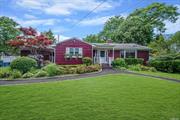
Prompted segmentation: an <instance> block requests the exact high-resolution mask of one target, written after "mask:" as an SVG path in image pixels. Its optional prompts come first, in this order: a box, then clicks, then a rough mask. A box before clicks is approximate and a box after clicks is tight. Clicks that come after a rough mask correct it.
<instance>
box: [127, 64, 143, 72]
mask: <svg viewBox="0 0 180 120" xmlns="http://www.w3.org/2000/svg"><path fill="white" fill-rule="evenodd" d="M128 69H129V70H133V71H141V70H142V69H141V65H140V64H137V65H129V66H128Z"/></svg>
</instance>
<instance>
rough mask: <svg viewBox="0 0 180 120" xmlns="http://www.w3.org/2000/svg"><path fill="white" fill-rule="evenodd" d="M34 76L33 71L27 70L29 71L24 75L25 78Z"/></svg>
mask: <svg viewBox="0 0 180 120" xmlns="http://www.w3.org/2000/svg"><path fill="white" fill-rule="evenodd" d="M33 76H34V74H33V73H31V72H27V73H25V74H24V75H23V76H22V77H23V78H31V77H33Z"/></svg>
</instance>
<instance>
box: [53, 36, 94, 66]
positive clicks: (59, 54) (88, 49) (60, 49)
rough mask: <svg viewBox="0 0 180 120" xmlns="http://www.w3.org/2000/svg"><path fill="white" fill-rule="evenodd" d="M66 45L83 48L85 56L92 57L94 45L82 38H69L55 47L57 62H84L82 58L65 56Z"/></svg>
mask: <svg viewBox="0 0 180 120" xmlns="http://www.w3.org/2000/svg"><path fill="white" fill-rule="evenodd" d="M66 47H78V48H82V51H83V57H90V58H92V45H90V44H88V43H85V42H82V41H81V40H77V39H69V40H66V41H64V42H61V43H59V44H57V45H56V48H55V55H56V60H55V62H56V64H82V58H71V59H66V58H65V57H64V56H65V53H66Z"/></svg>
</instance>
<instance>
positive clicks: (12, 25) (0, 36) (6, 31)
mask: <svg viewBox="0 0 180 120" xmlns="http://www.w3.org/2000/svg"><path fill="white" fill-rule="evenodd" d="M17 26H18V23H16V22H15V21H14V20H13V19H10V18H8V17H5V16H3V17H0V52H13V51H14V49H13V48H12V47H11V46H9V45H8V44H7V42H8V41H9V40H10V39H14V38H15V37H16V36H18V35H20V31H19V29H17Z"/></svg>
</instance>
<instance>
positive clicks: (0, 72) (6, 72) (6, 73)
mask: <svg viewBox="0 0 180 120" xmlns="http://www.w3.org/2000/svg"><path fill="white" fill-rule="evenodd" d="M11 72H12V70H11V69H10V67H2V68H0V78H8V77H10V75H11Z"/></svg>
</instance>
